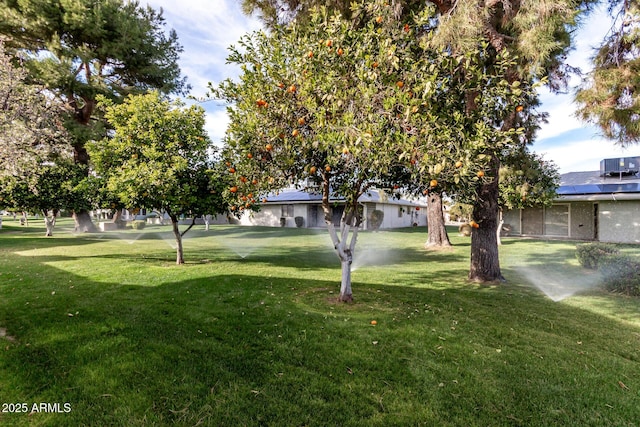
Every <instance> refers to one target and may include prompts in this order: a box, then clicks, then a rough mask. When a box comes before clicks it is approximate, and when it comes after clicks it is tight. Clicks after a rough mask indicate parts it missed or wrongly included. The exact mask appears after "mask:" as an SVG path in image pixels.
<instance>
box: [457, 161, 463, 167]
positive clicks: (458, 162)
mask: <svg viewBox="0 0 640 427" xmlns="http://www.w3.org/2000/svg"><path fill="white" fill-rule="evenodd" d="M456 167H457V168H461V167H462V162H461V161H460V160H458V161H457V162H456Z"/></svg>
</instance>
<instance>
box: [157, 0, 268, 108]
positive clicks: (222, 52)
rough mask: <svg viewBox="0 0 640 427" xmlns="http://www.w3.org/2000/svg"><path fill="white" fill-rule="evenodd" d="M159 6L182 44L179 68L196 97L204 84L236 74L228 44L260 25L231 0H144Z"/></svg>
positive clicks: (204, 91) (205, 85) (200, 92)
mask: <svg viewBox="0 0 640 427" xmlns="http://www.w3.org/2000/svg"><path fill="white" fill-rule="evenodd" d="M147 3H148V4H149V5H150V6H152V7H153V8H155V9H159V8H162V9H163V16H164V18H165V20H166V28H167V29H175V30H176V32H177V34H178V41H179V43H180V44H181V45H182V46H183V47H184V51H183V52H182V54H181V55H180V60H179V63H180V68H181V70H182V73H183V74H184V75H186V76H187V78H188V81H189V83H190V84H191V86H192V87H193V94H194V95H195V96H203V95H204V94H205V93H206V92H207V89H206V88H207V83H208V82H212V81H216V82H219V81H221V80H223V79H224V78H227V77H230V76H234V75H237V70H235V69H234V68H233V67H231V66H230V65H227V64H226V58H227V56H228V54H229V51H228V47H229V46H231V45H232V44H236V43H237V42H238V40H239V39H240V37H241V36H242V35H244V34H246V33H248V32H251V31H253V30H257V29H259V28H260V23H259V22H258V21H257V20H256V19H254V18H250V17H247V16H245V15H243V13H242V10H241V9H240V4H239V1H234V0H214V1H211V0H147Z"/></svg>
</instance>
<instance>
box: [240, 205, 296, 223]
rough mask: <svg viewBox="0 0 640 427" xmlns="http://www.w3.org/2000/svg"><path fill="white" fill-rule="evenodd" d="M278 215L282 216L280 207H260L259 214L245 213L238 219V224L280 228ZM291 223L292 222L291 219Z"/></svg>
mask: <svg viewBox="0 0 640 427" xmlns="http://www.w3.org/2000/svg"><path fill="white" fill-rule="evenodd" d="M280 215H282V210H281V207H280V205H278V206H268V205H267V206H262V207H261V209H260V212H245V214H244V215H242V217H241V218H240V224H242V225H261V226H265V227H280ZM291 221H293V218H292V219H291Z"/></svg>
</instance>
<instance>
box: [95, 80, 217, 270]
mask: <svg viewBox="0 0 640 427" xmlns="http://www.w3.org/2000/svg"><path fill="white" fill-rule="evenodd" d="M102 102H103V103H104V104H105V106H106V113H105V118H106V119H107V120H108V123H109V125H110V126H112V127H113V129H114V133H113V135H112V136H110V137H106V138H104V139H102V140H100V141H95V142H91V143H90V144H88V146H87V148H88V150H89V153H90V155H91V159H92V165H93V167H94V169H95V172H96V174H97V175H98V177H101V178H102V179H104V180H105V184H106V185H105V189H106V191H107V192H108V193H109V194H112V195H115V196H116V197H117V198H118V199H119V200H120V202H121V203H122V204H123V205H124V206H126V207H129V208H147V209H159V210H162V211H164V212H166V213H167V214H168V215H169V217H170V218H171V222H172V224H173V229H174V234H175V237H176V243H177V245H178V247H177V258H176V259H177V263H178V264H182V263H184V258H183V253H182V236H183V235H184V234H185V233H186V232H187V231H188V230H189V229H190V228H191V226H193V224H194V223H195V219H196V218H197V217H199V216H202V215H206V214H217V213H224V212H226V205H225V203H224V200H223V198H222V195H223V186H224V182H225V181H224V179H223V178H222V177H220V176H219V174H218V173H217V170H218V169H216V163H215V158H214V155H215V149H214V147H213V145H212V143H211V141H210V140H209V138H208V136H207V135H206V132H205V130H204V110H203V109H202V108H201V107H199V106H197V105H192V106H190V107H186V106H184V105H183V103H182V102H180V101H168V100H164V99H162V97H161V96H160V94H159V93H158V92H151V93H149V94H145V95H130V96H128V97H127V98H126V99H125V102H124V103H122V104H115V103H113V102H112V101H110V100H107V99H105V98H102ZM181 215H188V216H190V217H191V218H192V220H193V222H192V223H191V225H190V226H189V228H187V229H186V230H185V231H183V232H180V231H179V229H178V220H179V218H180V216H181Z"/></svg>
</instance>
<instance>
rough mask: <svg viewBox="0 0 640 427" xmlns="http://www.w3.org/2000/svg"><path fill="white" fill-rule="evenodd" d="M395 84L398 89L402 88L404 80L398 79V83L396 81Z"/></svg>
mask: <svg viewBox="0 0 640 427" xmlns="http://www.w3.org/2000/svg"><path fill="white" fill-rule="evenodd" d="M396 86H398V87H399V88H400V89H402V88H403V87H404V82H403V81H399V82H398V83H396Z"/></svg>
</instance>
